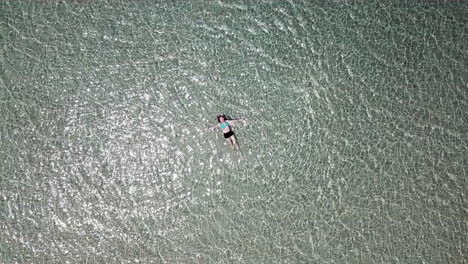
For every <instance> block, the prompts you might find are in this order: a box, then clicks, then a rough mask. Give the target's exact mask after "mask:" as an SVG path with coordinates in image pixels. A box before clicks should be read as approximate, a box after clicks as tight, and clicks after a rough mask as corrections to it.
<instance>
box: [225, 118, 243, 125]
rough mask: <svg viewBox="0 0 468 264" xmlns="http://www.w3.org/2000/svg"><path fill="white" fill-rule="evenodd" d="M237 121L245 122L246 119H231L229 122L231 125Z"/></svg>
mask: <svg viewBox="0 0 468 264" xmlns="http://www.w3.org/2000/svg"><path fill="white" fill-rule="evenodd" d="M237 121H244V119H242V118H237V119H231V120H228V122H229V123H233V124H234V123H236V122H237Z"/></svg>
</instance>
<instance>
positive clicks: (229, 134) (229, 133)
mask: <svg viewBox="0 0 468 264" xmlns="http://www.w3.org/2000/svg"><path fill="white" fill-rule="evenodd" d="M232 136H234V132H232V130H229V132H227V133H224V138H230V137H232Z"/></svg>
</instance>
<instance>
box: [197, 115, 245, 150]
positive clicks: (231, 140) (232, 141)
mask: <svg viewBox="0 0 468 264" xmlns="http://www.w3.org/2000/svg"><path fill="white" fill-rule="evenodd" d="M217 119H218V124H216V125H214V126H210V127H208V128H206V129H205V130H213V129H215V128H217V127H219V128H221V129H222V130H223V134H224V138H225V139H226V141H227V143H228V144H229V145H230V146H233V147H235V148H236V149H239V144H237V140H236V135H235V134H234V131H232V129H231V124H234V123H235V122H237V121H243V119H241V118H239V119H230V120H227V118H226V116H225V115H219V116H218V117H217Z"/></svg>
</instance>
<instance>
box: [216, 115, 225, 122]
mask: <svg viewBox="0 0 468 264" xmlns="http://www.w3.org/2000/svg"><path fill="white" fill-rule="evenodd" d="M221 117H224V120H227V117H226V116H225V115H224V114H222V115H218V116H217V117H216V119H218V123H221V120H219V119H220V118H221Z"/></svg>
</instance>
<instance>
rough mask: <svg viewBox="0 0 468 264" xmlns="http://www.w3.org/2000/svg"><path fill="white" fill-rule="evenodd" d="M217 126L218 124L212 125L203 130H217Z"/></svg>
mask: <svg viewBox="0 0 468 264" xmlns="http://www.w3.org/2000/svg"><path fill="white" fill-rule="evenodd" d="M218 126H219V124H216V125H214V126H210V127H207V128H205V129H204V130H205V131H208V130H213V129H215V128H217V127H218Z"/></svg>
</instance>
